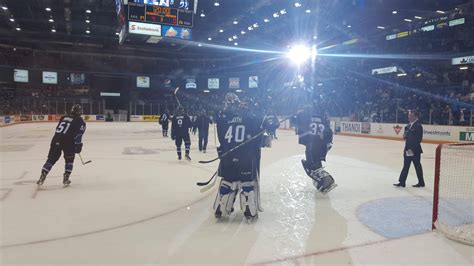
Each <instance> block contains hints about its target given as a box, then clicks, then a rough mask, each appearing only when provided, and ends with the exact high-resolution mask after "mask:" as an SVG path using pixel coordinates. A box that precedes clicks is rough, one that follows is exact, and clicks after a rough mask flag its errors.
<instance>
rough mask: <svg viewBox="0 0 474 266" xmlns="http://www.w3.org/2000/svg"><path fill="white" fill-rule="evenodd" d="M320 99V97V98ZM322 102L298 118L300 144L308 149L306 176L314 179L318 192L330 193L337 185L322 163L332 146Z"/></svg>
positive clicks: (304, 162)
mask: <svg viewBox="0 0 474 266" xmlns="http://www.w3.org/2000/svg"><path fill="white" fill-rule="evenodd" d="M318 97H319V96H318ZM321 109H322V108H321V106H320V101H318V100H316V101H314V102H313V105H312V106H307V107H305V108H304V109H303V110H302V111H301V112H299V113H298V115H297V118H296V126H297V134H298V143H299V144H301V145H304V146H305V147H306V151H305V154H306V160H302V161H301V163H302V164H303V168H304V170H305V172H306V174H307V175H308V176H309V177H310V178H311V179H313V183H314V185H315V187H316V188H317V190H318V191H320V192H323V193H328V192H329V191H331V190H332V189H334V188H335V187H336V186H337V185H336V184H335V183H334V179H333V178H332V176H331V175H330V174H329V173H328V172H326V171H325V170H324V169H323V165H322V161H326V154H327V152H328V151H329V150H330V149H331V146H332V130H331V128H330V126H329V121H328V119H327V117H326V116H325V115H324V113H323V112H322V110H321Z"/></svg>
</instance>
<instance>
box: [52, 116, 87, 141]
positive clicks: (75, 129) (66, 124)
mask: <svg viewBox="0 0 474 266" xmlns="http://www.w3.org/2000/svg"><path fill="white" fill-rule="evenodd" d="M85 131H86V123H85V122H84V120H83V119H82V117H80V116H70V115H66V116H63V117H61V119H60V120H59V123H58V125H57V126H56V131H55V134H54V137H53V141H55V142H61V143H65V144H79V143H82V135H83V134H84V132H85Z"/></svg>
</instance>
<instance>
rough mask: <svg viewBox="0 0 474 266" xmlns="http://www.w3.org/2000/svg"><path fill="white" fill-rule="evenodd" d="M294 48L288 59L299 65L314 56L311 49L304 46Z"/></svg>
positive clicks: (288, 54)
mask: <svg viewBox="0 0 474 266" xmlns="http://www.w3.org/2000/svg"><path fill="white" fill-rule="evenodd" d="M292 47H293V48H291V49H290V51H289V52H288V53H287V57H288V58H289V59H290V60H291V61H293V62H294V63H295V64H297V65H300V64H302V63H304V62H306V61H307V60H308V59H310V58H311V56H312V55H313V52H311V49H310V48H309V47H306V46H304V45H294V46H292ZM314 53H315V52H314Z"/></svg>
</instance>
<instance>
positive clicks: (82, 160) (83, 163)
mask: <svg viewBox="0 0 474 266" xmlns="http://www.w3.org/2000/svg"><path fill="white" fill-rule="evenodd" d="M78 154H79V158H81V162H82V165H85V164H88V163H92V161H91V160H89V161H87V162H84V159H82V156H81V154H80V153H78Z"/></svg>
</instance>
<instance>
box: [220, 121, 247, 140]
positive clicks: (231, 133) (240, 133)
mask: <svg viewBox="0 0 474 266" xmlns="http://www.w3.org/2000/svg"><path fill="white" fill-rule="evenodd" d="M224 138H225V139H226V140H227V143H232V142H234V143H239V142H242V141H244V139H245V126H243V125H238V126H235V127H234V126H230V127H229V128H228V129H227V132H226V133H225V137H224Z"/></svg>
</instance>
